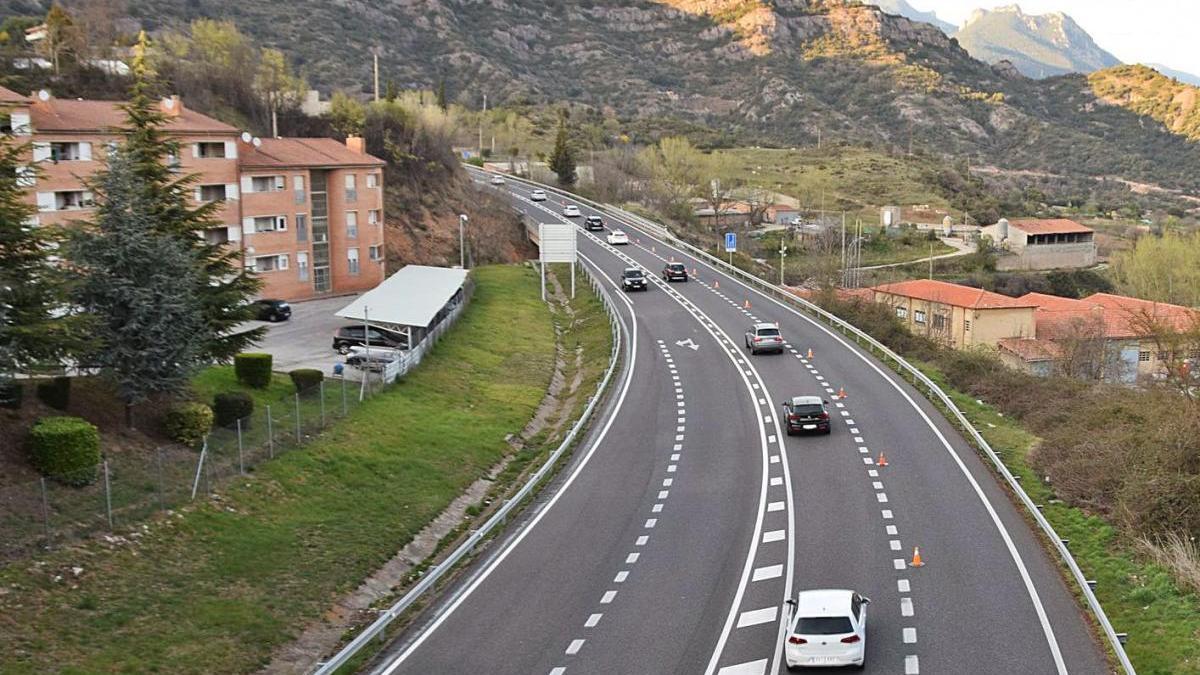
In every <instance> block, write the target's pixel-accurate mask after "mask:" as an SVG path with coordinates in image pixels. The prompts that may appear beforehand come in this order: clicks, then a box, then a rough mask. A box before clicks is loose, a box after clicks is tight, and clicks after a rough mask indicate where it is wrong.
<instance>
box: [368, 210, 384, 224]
mask: <svg viewBox="0 0 1200 675" xmlns="http://www.w3.org/2000/svg"><path fill="white" fill-rule="evenodd" d="M382 220H383V218H382V214H381V213H380V212H379V209H371V210H370V211H367V224H368V225H378V224H379V223H380V222H381V221H382Z"/></svg>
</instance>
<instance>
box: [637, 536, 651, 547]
mask: <svg viewBox="0 0 1200 675" xmlns="http://www.w3.org/2000/svg"><path fill="white" fill-rule="evenodd" d="M648 541H650V537H647V536H646V535H644V534H643V535H642V536H640V537H638V538H637V541H635V542H633V545H634V546H645V545H646V542H648Z"/></svg>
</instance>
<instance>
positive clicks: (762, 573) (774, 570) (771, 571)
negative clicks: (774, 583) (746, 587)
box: [750, 565, 783, 581]
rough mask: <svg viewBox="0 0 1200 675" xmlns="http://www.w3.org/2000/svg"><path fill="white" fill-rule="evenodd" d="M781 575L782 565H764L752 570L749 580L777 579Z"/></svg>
mask: <svg viewBox="0 0 1200 675" xmlns="http://www.w3.org/2000/svg"><path fill="white" fill-rule="evenodd" d="M781 576H783V565H766V566H764V567H760V568H758V569H756V570H754V576H752V577H751V578H750V580H751V581H764V580H766V579H778V578H779V577H781Z"/></svg>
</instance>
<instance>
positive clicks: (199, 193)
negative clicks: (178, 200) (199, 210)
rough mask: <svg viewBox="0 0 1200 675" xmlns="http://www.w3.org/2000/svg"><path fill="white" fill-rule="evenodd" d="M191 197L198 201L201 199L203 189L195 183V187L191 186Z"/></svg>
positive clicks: (202, 197)
mask: <svg viewBox="0 0 1200 675" xmlns="http://www.w3.org/2000/svg"><path fill="white" fill-rule="evenodd" d="M192 199H193V200H195V201H198V202H199V201H203V199H204V191H203V190H201V189H200V186H199V185H197V186H196V187H195V188H192Z"/></svg>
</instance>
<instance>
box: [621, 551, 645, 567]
mask: <svg viewBox="0 0 1200 675" xmlns="http://www.w3.org/2000/svg"><path fill="white" fill-rule="evenodd" d="M641 556H642V554H641V553H630V554H629V555H627V556H625V564H626V565H632V564H633V563H635V562H637V561H638V558H640V557H641Z"/></svg>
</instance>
